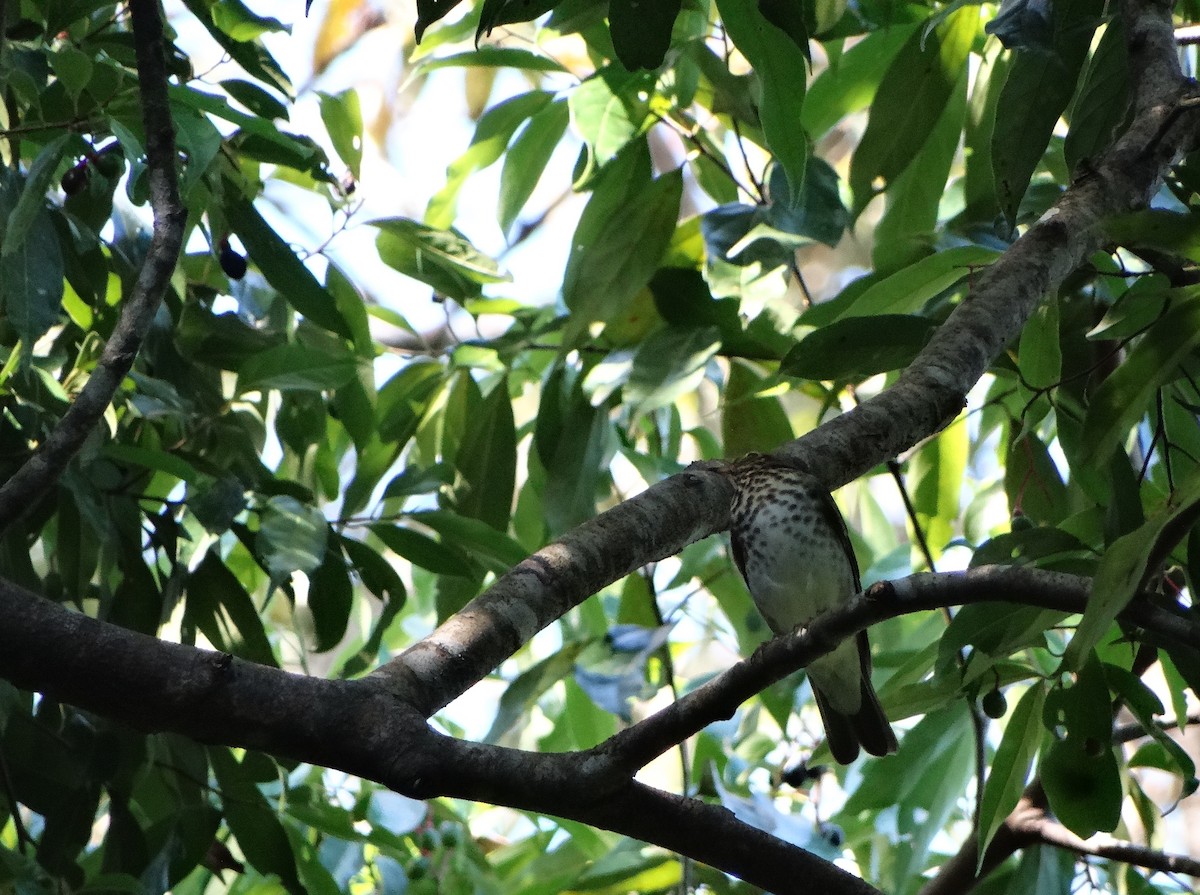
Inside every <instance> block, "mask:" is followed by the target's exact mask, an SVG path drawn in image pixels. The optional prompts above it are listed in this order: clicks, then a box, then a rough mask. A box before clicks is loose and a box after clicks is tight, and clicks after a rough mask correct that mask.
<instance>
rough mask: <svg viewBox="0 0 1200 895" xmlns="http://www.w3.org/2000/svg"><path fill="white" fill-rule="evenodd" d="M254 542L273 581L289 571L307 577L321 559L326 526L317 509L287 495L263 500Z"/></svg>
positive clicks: (319, 563)
mask: <svg viewBox="0 0 1200 895" xmlns="http://www.w3.org/2000/svg"><path fill="white" fill-rule="evenodd" d="M261 517H262V518H261V521H260V522H259V525H258V539H257V541H256V542H255V543H256V547H257V550H258V553H259V555H260V556H261V557H262V560H263V564H264V565H265V566H266V568H267V571H268V572H270V574H271V579H272V580H273V581H275V582H279V581H286V580H287V579H288V577H289V576H290V575H291V574H292V573H293V572H303V573H304V574H305V575H311V574H312V573H313V572H314V571H316V569H317V567H318V566H320V565H321V563H322V562H323V561H324V559H325V545H326V542H327V540H328V535H329V524H328V523H327V522H326V521H325V516H324V515H323V514H322V513H321V511H320V510H319V509H317V508H316V507H313V506H309V505H306V504H304V503H301V502H300V501H299V500H297V499H296V498H294V497H290V496H288V495H282V494H281V495H276V496H274V497H272V498H270V499H269V500H268V501H267V504H266V506H265V507H264V508H263V510H262V514H261Z"/></svg>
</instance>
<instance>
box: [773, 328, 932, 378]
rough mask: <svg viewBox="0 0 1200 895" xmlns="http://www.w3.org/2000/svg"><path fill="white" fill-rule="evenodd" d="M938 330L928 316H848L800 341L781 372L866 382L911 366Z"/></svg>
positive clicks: (808, 376) (780, 369) (809, 376)
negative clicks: (877, 376)
mask: <svg viewBox="0 0 1200 895" xmlns="http://www.w3.org/2000/svg"><path fill="white" fill-rule="evenodd" d="M936 329H937V322H936V321H934V320H930V319H929V318H928V317H917V316H912V315H904V314H878V315H875V316H872V317H846V318H844V319H842V320H835V321H834V322H833V323H831V324H829V325H828V326H824V327H822V328H821V329H817V330H813V331H812V332H811V333H809V334H808V335H807V336H805V337H804V338H803V339H801V340H800V341H799V342H798V343H797V344H796V345H795V346H794V347H793V348H792V349H791V350H790V351H789V352H788V353H787V356H785V357H784V359H783V363H782V364H781V365H780V368H779V371H780V372H781V373H784V374H786V375H788V376H797V377H800V378H801V379H812V380H816V381H823V380H845V379H852V380H859V379H866V378H867V377H868V376H874V375H875V374H877V373H886V372H888V371H889V370H897V369H900V368H902V367H906V366H908V364H909V363H911V362H912V360H913V358H914V357H916V356H917V353H918V352H919V351H920V350H921V349H922V348H924V347H925V343H926V342H927V341H929V338H930V336H932V335H933V332H934V330H936Z"/></svg>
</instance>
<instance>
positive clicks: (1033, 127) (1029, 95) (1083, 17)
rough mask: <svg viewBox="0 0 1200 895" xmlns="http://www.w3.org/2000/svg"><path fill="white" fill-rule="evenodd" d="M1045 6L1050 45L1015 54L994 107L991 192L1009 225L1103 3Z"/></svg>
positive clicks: (1067, 1) (1070, 90)
mask: <svg viewBox="0 0 1200 895" xmlns="http://www.w3.org/2000/svg"><path fill="white" fill-rule="evenodd" d="M1050 9H1051V12H1052V15H1053V19H1054V35H1053V38H1052V49H1051V50H1050V51H1049V52H1044V51H1041V52H1035V51H1032V50H1025V51H1021V52H1018V53H1017V57H1016V59H1015V61H1014V62H1013V65H1012V68H1011V69H1010V71H1009V73H1008V78H1007V80H1006V81H1005V82H1004V90H1003V91H1002V92H1001V94H1000V99H999V102H998V103H997V105H996V126H995V129H994V131H993V133H992V164H993V165H994V167H995V177H996V195H997V197H998V198H999V200H1000V208H1001V210H1002V211H1003V212H1004V216H1005V218H1007V220H1008V222H1009V225H1010V226H1013V225H1015V224H1016V220H1017V210H1018V208H1019V207H1020V205H1021V199H1022V198H1023V197H1024V195H1025V190H1026V188H1027V187H1028V186H1029V181H1030V178H1031V177H1032V176H1033V172H1034V170H1035V169H1036V168H1037V165H1038V162H1039V161H1041V158H1042V154H1043V153H1044V152H1045V151H1046V145H1047V143H1048V142H1049V140H1050V135H1051V133H1052V132H1053V130H1054V127H1055V125H1056V124H1057V123H1058V119H1059V118H1060V117H1061V116H1062V113H1063V110H1064V109H1066V107H1067V103H1069V102H1070V101H1071V97H1072V95H1074V93H1075V84H1076V82H1077V81H1078V80H1079V70H1080V68H1081V67H1082V65H1083V61H1084V58H1085V57H1086V56H1087V51H1088V47H1089V46H1090V44H1091V41H1092V34H1093V32H1094V31H1095V30H1096V25H1098V24H1099V22H1100V15H1101V13H1102V12H1103V9H1104V4H1103V2H1101V0H1062V2H1056V3H1053V4H1051V5H1050Z"/></svg>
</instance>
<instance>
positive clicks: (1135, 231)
mask: <svg viewBox="0 0 1200 895" xmlns="http://www.w3.org/2000/svg"><path fill="white" fill-rule="evenodd" d="M1104 235H1105V239H1106V240H1107V241H1109V242H1114V243H1117V244H1118V245H1123V246H1131V247H1139V246H1140V247H1143V248H1155V249H1159V250H1161V251H1165V252H1170V253H1172V254H1175V255H1183V256H1184V257H1185V258H1188V259H1189V260H1191V261H1200V220H1197V217H1196V215H1194V214H1191V213H1190V212H1189V213H1186V214H1185V213H1180V212H1177V211H1168V210H1166V209H1164V208H1149V209H1145V210H1144V211H1135V212H1131V213H1130V214H1123V215H1115V216H1114V217H1111V218H1108V219H1107V220H1106V221H1105V222H1104Z"/></svg>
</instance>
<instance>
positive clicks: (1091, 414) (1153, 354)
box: [1076, 292, 1200, 465]
mask: <svg viewBox="0 0 1200 895" xmlns="http://www.w3.org/2000/svg"><path fill="white" fill-rule="evenodd" d="M1197 343H1200V295H1194V294H1190V292H1186V293H1184V294H1182V295H1180V296H1179V297H1178V298H1175V299H1174V300H1172V302H1171V306H1170V308H1169V309H1168V310H1167V312H1166V313H1165V314H1164V315H1162V317H1160V318H1159V319H1158V320H1157V321H1156V322H1155V323H1154V324H1153V325H1152V326H1151V327H1150V328H1149V329H1148V330H1147V331H1146V334H1145V335H1144V336H1143V337H1142V339H1141V340H1140V341H1139V342H1137V343H1136V344H1135V345H1134V346H1133V348H1132V350H1131V351H1130V352H1129V353H1128V354H1127V355H1126V357H1125V359H1124V361H1123V362H1122V363H1121V365H1120V366H1119V367H1117V369H1116V370H1114V371H1113V373H1112V375H1110V376H1109V377H1108V378H1107V379H1105V380H1104V382H1103V383H1102V384H1101V386H1100V387H1099V388H1098V389H1096V391H1095V393H1094V394H1093V396H1092V402H1091V405H1090V406H1089V407H1088V411H1087V418H1086V419H1085V421H1084V427H1083V453H1082V455H1081V456H1079V457H1078V458H1076V462H1077V463H1082V464H1085V465H1094V464H1096V463H1098V462H1099V461H1100V459H1101V458H1104V457H1107V456H1108V455H1109V454H1111V453H1112V451H1113V450H1114V449H1116V448H1118V447H1119V446H1120V445H1121V443H1122V442H1123V441H1124V439H1125V438H1126V437H1128V435H1129V432H1130V431H1131V430H1132V429H1133V427H1134V425H1135V424H1136V423H1137V421H1138V420H1139V419H1141V417H1142V415H1143V414H1145V412H1146V409H1147V407H1148V406H1149V403H1150V399H1151V398H1152V396H1153V395H1154V392H1155V390H1157V389H1158V388H1159V387H1160V386H1162V385H1163V383H1165V382H1168V381H1169V380H1170V379H1172V378H1174V377H1175V376H1177V375H1178V374H1179V365H1180V364H1181V363H1182V362H1183V361H1184V359H1185V358H1186V357H1187V356H1188V355H1189V354H1190V353H1191V351H1192V349H1193V348H1194V347H1195V346H1196V345H1197Z"/></svg>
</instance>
